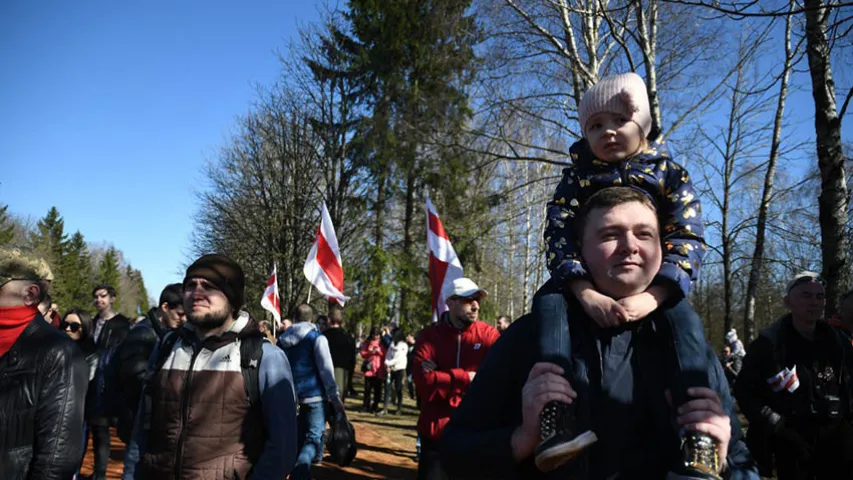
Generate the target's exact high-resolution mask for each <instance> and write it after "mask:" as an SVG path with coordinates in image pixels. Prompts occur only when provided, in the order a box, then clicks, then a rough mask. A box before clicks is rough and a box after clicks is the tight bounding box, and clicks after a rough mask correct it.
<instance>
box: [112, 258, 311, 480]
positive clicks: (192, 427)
mask: <svg viewBox="0 0 853 480" xmlns="http://www.w3.org/2000/svg"><path fill="white" fill-rule="evenodd" d="M183 289H184V291H183V301H184V311H185V313H186V317H187V323H185V324H184V325H183V326H182V327H181V328H179V329H178V330H177V331H176V332H174V333H170V334H168V335H167V336H166V337H165V338H164V339H163V342H162V343H161V344H160V345H159V346H158V347H157V348H156V349H155V350H154V353H152V356H151V358H152V364H151V365H150V369H149V370H150V374H151V379H150V380H149V382H148V384H147V385H146V386H145V390H144V392H143V396H142V397H143V398H142V401H141V403H140V408H139V413H138V415H137V417H136V424H135V425H134V430H133V436H132V440H131V442H130V445H128V451H127V454H126V458H125V470H124V474H123V478H148V479H165V478H181V479H205V480H208V479H223V480H226V479H227V480H231V479H246V478H249V477H251V478H263V479H282V480H283V479H284V478H285V477H286V476H287V474H288V472H289V471H290V469H291V468H292V467H293V462H294V460H295V459H296V407H295V398H294V390H293V381H292V378H291V374H290V365H289V364H288V362H287V357H285V355H284V352H282V351H281V350H280V349H278V348H277V347H276V346H275V345H273V344H271V343H269V342H266V341H263V338H262V337H263V334H261V333H260V331H259V330H258V328H257V325H256V324H255V322H254V320H252V319H251V318H250V317H249V315H248V313H246V312H243V311H241V310H240V307H242V305H243V300H244V276H243V270H242V269H241V268H240V266H239V265H237V263H235V262H234V261H233V260H231V259H230V258H228V257H226V256H224V255H217V254H213V255H204V256H203V257H201V258H199V259H198V260H196V261H195V262H194V263H193V264H192V265H190V266H189V268H188V269H187V273H186V277H185V278H184V282H183ZM244 344H245V345H254V346H255V348H260V349H261V351H260V352H257V351H256V350H255V351H249V349H248V348H243V347H244V346H245V345H244ZM160 349H162V350H163V351H162V352H161V351H160ZM258 353H259V354H260V355H257V354H258ZM244 355H247V357H246V358H247V359H251V358H253V356H254V358H257V357H258V356H260V359H259V360H252V361H251V362H244V361H243V360H244ZM249 375H254V376H249ZM253 383H254V385H252V384H253ZM250 389H251V390H250ZM253 397H254V398H255V399H256V400H257V401H254V400H253ZM137 459H138V460H137Z"/></svg>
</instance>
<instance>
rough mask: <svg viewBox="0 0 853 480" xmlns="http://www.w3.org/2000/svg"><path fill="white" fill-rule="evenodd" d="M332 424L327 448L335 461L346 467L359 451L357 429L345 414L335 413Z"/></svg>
mask: <svg viewBox="0 0 853 480" xmlns="http://www.w3.org/2000/svg"><path fill="white" fill-rule="evenodd" d="M331 424H332V434H331V439H330V440H329V443H328V445H326V448H328V449H329V456H330V458H331V460H332V461H333V462H334V463H336V464H338V465H340V466H342V467H346V466H348V465H349V464H351V463H352V461H353V460H354V459H355V455H356V453H358V449H357V448H356V446H355V445H356V444H355V429H354V428H353V426H352V423H350V422H349V420H347V417H346V415H344V414H338V415H335V419H334V420H333V421H332V422H331Z"/></svg>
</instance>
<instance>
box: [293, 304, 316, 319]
mask: <svg viewBox="0 0 853 480" xmlns="http://www.w3.org/2000/svg"><path fill="white" fill-rule="evenodd" d="M313 321H314V308H312V307H311V305H308V304H307V303H303V304H302V305H299V306H298V307H296V312H294V315H293V322H294V323H301V322H313Z"/></svg>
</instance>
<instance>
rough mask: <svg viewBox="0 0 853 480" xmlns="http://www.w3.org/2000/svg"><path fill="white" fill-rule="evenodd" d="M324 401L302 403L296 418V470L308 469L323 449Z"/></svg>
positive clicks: (324, 426)
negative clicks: (297, 436)
mask: <svg viewBox="0 0 853 480" xmlns="http://www.w3.org/2000/svg"><path fill="white" fill-rule="evenodd" d="M325 404H326V402H323V401H320V402H314V403H302V404H300V405H299V416H298V417H297V418H296V423H297V428H298V435H299V439H298V440H299V456H298V457H297V458H296V466H295V467H294V473H296V471H297V470H300V471H305V472H307V471H309V470H310V469H311V461H312V460H314V457H315V456H316V455H317V453H318V452H322V451H323V447H324V445H323V430H325V428H326V409H325ZM321 455H322V453H321Z"/></svg>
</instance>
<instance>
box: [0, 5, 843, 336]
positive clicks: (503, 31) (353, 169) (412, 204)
mask: <svg viewBox="0 0 853 480" xmlns="http://www.w3.org/2000/svg"><path fill="white" fill-rule="evenodd" d="M851 26H853V2H844V1H834V2H822V1H806V2H786V1H775V0H774V1H762V2H732V1H730V2H705V1H703V0H695V1H694V0H643V1H625V0H620V1H601V0H502V1H480V0H469V1H454V0H422V1H416V0H401V1H397V2H385V1H380V0H350V1H348V2H341V3H340V4H333V5H326V6H324V7H322V8H321V14H320V20H319V21H316V22H311V23H308V24H305V25H303V26H302V28H301V30H300V36H299V38H298V39H296V40H295V41H293V42H291V43H290V44H288V45H285V46H283V47H281V49H280V51H279V60H280V65H281V66H280V76H279V78H278V80H277V81H276V82H274V83H271V84H269V85H260V86H259V87H258V93H257V97H256V101H255V102H254V104H253V105H252V107H251V108H250V110H249V111H248V113H245V114H242V115H239V116H238V117H237V120H236V122H235V125H234V133H233V135H232V136H230V137H229V138H228V139H226V140H225V141H224V142H223V144H222V145H221V146H220V148H219V149H218V150H217V151H216V154H215V155H213V156H212V157H211V158H210V160H209V161H208V163H207V165H206V166H205V171H204V178H205V179H206V184H205V185H202V186H200V187H199V190H198V206H197V210H196V214H195V216H194V218H193V219H192V221H193V222H194V233H193V239H192V251H191V252H187V261H188V262H189V261H190V260H191V258H190V257H192V256H194V255H196V254H199V253H202V252H211V251H218V252H222V253H226V254H228V255H231V256H232V257H234V258H235V259H236V260H237V261H239V262H240V263H241V264H242V265H243V267H244V269H245V270H246V274H247V284H248V287H247V298H249V299H252V298H256V297H257V298H259V297H260V292H262V291H263V287H264V285H265V282H266V278H267V276H268V274H269V271H270V267H271V265H272V263H273V262H275V263H276V264H277V265H278V271H279V287H280V289H281V296H282V310H283V311H284V312H287V311H290V310H291V309H293V308H294V307H295V306H296V305H297V304H298V303H301V302H303V301H305V299H306V298H307V295H308V285H307V283H306V281H305V279H304V276H303V274H302V264H303V263H304V261H305V257H306V255H307V253H308V250H309V249H310V247H311V243H312V241H313V238H314V234H315V232H316V228H317V224H318V221H319V205H320V203H321V202H322V201H325V202H326V204H327V205H328V208H329V211H330V214H331V217H332V220H333V223H334V225H335V227H336V229H337V235H338V240H339V243H340V245H341V250H342V252H341V255H342V258H343V263H344V271H345V274H346V288H345V293H346V294H347V295H349V296H352V297H353V299H352V300H351V301H350V302H348V303H347V308H346V312H347V319H348V321H349V322H351V324H352V326H354V327H355V326H356V325H361V326H363V327H366V326H370V325H377V324H380V323H386V322H389V321H396V322H399V323H400V324H402V325H403V326H404V327H406V328H409V329H416V328H419V327H420V326H422V325H425V324H426V323H428V322H429V321H430V319H431V313H430V295H429V290H428V289H429V282H428V278H427V251H426V242H425V239H426V231H425V225H426V221H425V217H426V214H425V211H424V200H425V197H426V196H427V195H429V196H430V198H431V199H432V201H433V203H434V204H435V205H436V208H437V210H438V212H439V214H440V215H441V218H442V221H443V223H444V226H445V228H446V230H447V231H448V233H449V235H450V238H451V240H452V242H453V245H454V247H455V248H456V251H457V253H458V254H459V257H460V260H461V262H462V264H463V266H464V267H465V273H466V276H469V277H471V278H473V279H474V280H475V281H476V282H478V283H479V284H480V285H481V286H483V287H484V288H486V289H488V290H489V293H490V295H489V299H488V300H487V301H486V302H485V303H484V305H483V307H482V312H481V317H482V318H483V319H485V320H487V321H493V320H494V318H495V317H496V316H497V315H499V314H506V315H509V316H510V317H512V318H517V317H518V316H520V315H521V314H523V313H524V312H525V311H526V310H528V309H529V306H530V300H531V297H532V295H533V293H534V292H535V290H536V289H537V288H538V286H539V285H541V284H542V283H543V282H544V281H545V280H546V279H547V271H546V270H545V268H544V244H543V240H542V231H543V221H544V206H545V203H546V202H547V201H548V200H549V199H550V196H551V195H552V193H553V190H554V187H555V186H556V183H557V181H558V180H559V177H560V170H561V168H564V167H565V166H566V165H567V162H568V154H567V152H568V149H569V147H570V146H571V144H572V143H573V142H574V141H576V140H577V139H578V138H579V136H580V132H579V128H578V124H577V113H576V107H577V104H578V102H579V100H580V98H581V96H582V94H583V92H584V91H585V90H586V89H587V88H588V87H589V86H590V85H592V84H594V83H595V82H596V81H597V80H598V79H599V78H601V77H603V76H606V75H608V74H612V73H620V72H624V71H628V70H633V71H637V72H638V73H640V75H642V76H643V77H644V78H645V79H646V81H647V85H648V94H649V98H650V100H651V105H652V117H653V123H654V127H653V130H654V131H653V135H654V136H655V137H656V139H658V140H663V141H665V143H666V145H667V148H668V149H669V150H670V152H671V153H672V155H673V157H674V159H675V160H676V161H678V162H679V163H681V164H682V165H684V166H685V167H686V168H687V169H688V170H689V171H690V173H691V176H692V179H693V182H694V183H695V185H696V186H697V188H698V190H699V192H700V198H701V201H702V204H703V215H704V220H705V223H706V241H707V242H708V244H709V251H708V254H707V256H706V258H705V262H704V266H703V268H702V274H701V279H700V281H699V282H698V283H697V284H696V285H694V287H693V291H692V293H691V301H692V302H693V304H694V306H695V307H696V309H697V311H698V312H699V313H700V315H701V316H702V318H703V319H704V321H705V323H706V328H707V330H708V336H709V339H710V340H711V341H712V343H714V344H718V343H719V342H720V341H721V339H722V336H723V335H724V332H726V331H727V330H728V329H729V328H732V327H735V328H737V329H738V330H739V331H740V333H741V336H742V337H744V338H746V339H750V338H752V337H753V336H754V335H755V333H756V332H757V329H760V328H762V327H764V326H766V325H768V324H770V323H771V322H772V321H773V320H774V319H775V318H777V317H778V316H779V315H781V314H782V313H783V306H782V301H781V299H782V295H783V293H784V292H783V288H784V284H785V282H786V281H787V279H788V278H790V277H791V276H792V275H793V274H794V273H795V272H797V271H799V270H803V269H809V270H815V271H818V272H822V273H823V275H824V276H825V277H826V278H827V280H828V283H829V289H828V303H827V313H828V315H832V314H833V313H834V312H835V307H836V304H835V302H836V299H837V297H838V296H839V295H840V293H843V292H844V291H846V290H848V289H849V288H850V287H851V273H853V271H851V258H852V257H853V245H851V242H850V236H851V233H853V225H851V221H850V213H851V212H850V209H851V202H850V187H851V185H850V177H851V175H850V173H851V168H853V164H851V162H850V160H849V158H850V153H851V150H853V145H851V143H850V140H849V139H850V136H851V134H853V133H851V132H853V130H851V128H850V127H849V126H846V125H845V126H844V127H842V125H843V122H842V121H843V119H844V118H845V114H846V113H847V110H848V107H849V104H850V102H851V96H853V35H850V30H851ZM236 113H238V112H235V114H236ZM0 180H2V178H0ZM0 201H2V197H0ZM59 208H60V209H61V206H59ZM7 210H8V207H2V212H3V215H2V217H0V222H2V223H0V225H2V227H0V242H3V243H17V244H21V243H24V244H28V245H30V246H33V247H34V248H37V249H39V251H41V252H43V253H44V254H45V255H46V256H47V257H48V258H49V260H50V262H51V264H52V265H53V266H54V269H55V270H57V272H58V275H57V279H58V280H57V282H56V285H55V287H54V291H55V295H54V296H55V298H56V299H57V301H59V303H60V305H62V306H65V305H81V304H85V305H89V304H90V303H91V298H90V294H91V286H92V285H93V284H94V283H95V282H100V281H104V280H106V281H108V282H112V283H114V284H116V285H119V305H120V308H121V310H122V311H123V312H125V313H127V314H130V313H134V312H136V311H137V310H141V311H144V310H145V309H147V307H148V302H149V300H150V299H151V295H150V293H149V292H147V291H146V290H145V285H144V281H143V278H142V273H141V272H139V271H138V270H136V269H134V268H133V267H132V266H131V265H130V264H129V263H127V262H125V261H124V260H123V256H122V253H121V251H120V250H119V249H117V248H116V247H113V246H111V245H93V244H88V243H87V242H86V241H85V239H84V237H83V235H82V234H81V233H80V232H76V233H74V234H71V235H69V234H68V233H69V232H65V231H64V225H63V220H62V217H61V214H60V211H58V210H56V209H51V210H50V211H49V212H47V213H46V214H45V216H44V217H43V218H40V219H38V220H34V219H31V218H27V217H22V216H19V215H15V214H14V212H12V211H7ZM117 247H120V245H119V246H117ZM152 293H154V294H156V293H157V292H152ZM256 303H257V302H253V301H250V302H249V305H248V307H249V308H250V310H252V311H253V313H254V314H255V315H257V316H262V315H263V313H262V312H261V311H260V307H259V306H257V305H256ZM315 303H316V304H317V306H318V307H320V308H321V310H324V309H325V308H324V305H322V304H323V300H322V299H315Z"/></svg>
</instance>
